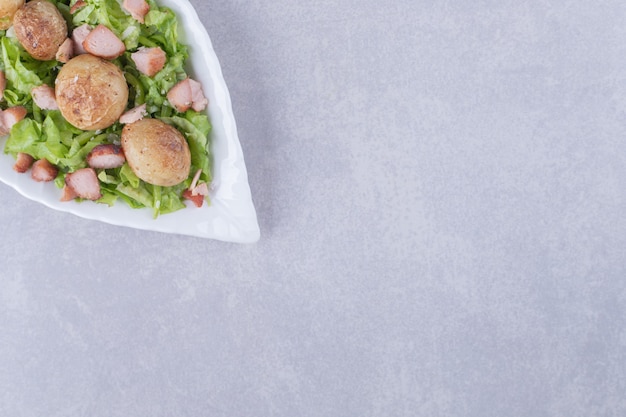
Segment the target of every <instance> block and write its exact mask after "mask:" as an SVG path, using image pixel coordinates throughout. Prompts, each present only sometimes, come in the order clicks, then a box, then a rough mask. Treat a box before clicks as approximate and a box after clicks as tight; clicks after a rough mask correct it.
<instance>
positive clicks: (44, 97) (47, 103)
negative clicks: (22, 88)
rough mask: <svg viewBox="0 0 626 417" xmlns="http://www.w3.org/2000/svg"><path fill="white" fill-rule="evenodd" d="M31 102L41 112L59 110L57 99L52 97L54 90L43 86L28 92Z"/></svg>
mask: <svg viewBox="0 0 626 417" xmlns="http://www.w3.org/2000/svg"><path fill="white" fill-rule="evenodd" d="M30 94H31V95H32V96H33V101H34V102H35V104H36V105H37V106H39V108H40V109H43V110H59V106H58V104H57V99H56V98H55V96H54V88H52V87H50V86H49V85H46V84H43V85H40V86H38V87H34V88H33V89H32V90H30Z"/></svg>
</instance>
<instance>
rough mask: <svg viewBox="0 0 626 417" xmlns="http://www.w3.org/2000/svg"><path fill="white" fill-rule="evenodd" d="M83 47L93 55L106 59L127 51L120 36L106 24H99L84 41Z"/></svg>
mask: <svg viewBox="0 0 626 417" xmlns="http://www.w3.org/2000/svg"><path fill="white" fill-rule="evenodd" d="M83 48H85V51H87V52H89V53H90V54H92V55H95V56H99V57H100V58H104V59H115V58H117V57H118V56H120V55H122V54H123V53H124V52H125V51H126V46H125V45H124V42H122V41H121V40H120V38H118V37H117V35H115V33H113V31H111V29H109V28H108V27H106V26H104V25H98V26H96V27H95V28H93V30H92V31H91V32H89V35H87V37H86V38H85V40H84V41H83Z"/></svg>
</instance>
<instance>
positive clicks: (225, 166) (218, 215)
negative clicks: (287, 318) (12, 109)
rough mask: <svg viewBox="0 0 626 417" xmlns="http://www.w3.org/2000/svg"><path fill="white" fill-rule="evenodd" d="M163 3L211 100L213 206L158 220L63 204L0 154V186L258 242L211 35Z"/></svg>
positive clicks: (134, 220)
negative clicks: (175, 20) (173, 16)
mask: <svg viewBox="0 0 626 417" xmlns="http://www.w3.org/2000/svg"><path fill="white" fill-rule="evenodd" d="M158 3H159V4H160V5H162V6H167V7H169V8H171V9H172V10H173V11H174V12H175V13H176V15H177V16H178V19H179V30H180V31H181V38H180V39H181V42H182V43H185V44H186V45H187V46H188V47H189V61H188V65H189V68H188V72H189V74H190V76H192V77H193V78H195V79H197V80H198V81H200V82H201V83H202V86H203V89H204V93H205V95H206V96H207V98H208V99H209V107H208V109H207V111H208V114H209V118H210V120H211V125H212V126H213V128H212V133H211V142H212V151H213V158H214V159H213V184H212V186H211V188H212V191H211V195H210V198H211V205H210V206H207V204H206V203H205V204H204V205H203V207H202V208H196V207H193V206H191V204H190V207H189V208H187V209H183V210H179V211H177V212H174V213H170V214H165V215H161V216H159V217H158V218H157V219H154V218H153V217H152V210H151V209H131V208H130V207H128V206H127V205H126V204H125V203H124V202H123V201H117V202H116V204H115V205H114V206H112V207H109V206H107V205H104V204H97V203H93V202H90V201H84V202H80V203H79V202H75V201H71V202H61V201H59V198H60V196H61V191H60V190H59V189H58V188H57V187H56V186H55V185H54V184H53V183H37V182H35V181H33V180H32V179H31V178H30V173H26V174H18V173H16V172H15V171H14V170H13V164H14V162H15V161H14V159H13V158H12V157H11V156H10V155H5V154H4V152H0V153H1V155H0V181H2V182H4V183H5V184H7V185H9V186H11V187H13V188H14V189H15V190H17V191H18V192H19V193H20V194H22V195H23V196H25V197H27V198H29V199H32V200H34V201H37V202H40V203H42V204H45V205H46V206H48V207H50V208H53V209H56V210H60V211H64V212H69V213H72V214H75V215H77V216H80V217H83V218H86V219H92V220H99V221H102V222H105V223H109V224H114V225H118V226H126V227H133V228H136V229H143V230H152V231H158V232H165V233H176V234H183V235H191V236H197V237H202V238H210V239H218V240H223V241H228V242H240V243H252V242H255V241H257V240H258V239H259V236H260V232H259V226H258V223H257V218H256V212H255V209H254V205H253V202H252V196H251V193H250V187H249V185H248V174H247V171H246V165H245V162H244V158H243V152H242V149H241V144H240V143H239V137H238V135H237V126H236V124H235V117H234V115H233V111H232V106H231V102H230V95H229V93H228V88H227V87H226V83H225V82H224V78H223V76H222V70H221V68H220V64H219V61H218V59H217V56H216V55H215V51H214V50H213V46H212V44H211V40H210V38H209V35H208V33H207V31H206V29H205V28H204V25H203V24H202V23H201V22H200V19H199V18H198V15H197V13H196V11H195V10H194V8H193V6H192V5H191V4H190V3H189V2H188V1H187V0H160V1H159V2H158ZM4 142H5V138H2V139H0V150H3V149H4ZM188 204H189V203H188ZM68 221H70V220H68Z"/></svg>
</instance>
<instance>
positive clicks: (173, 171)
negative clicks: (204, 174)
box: [122, 118, 191, 187]
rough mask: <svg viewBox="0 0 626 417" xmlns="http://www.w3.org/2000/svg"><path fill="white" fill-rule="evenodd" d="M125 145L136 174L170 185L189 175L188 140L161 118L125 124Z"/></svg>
mask: <svg viewBox="0 0 626 417" xmlns="http://www.w3.org/2000/svg"><path fill="white" fill-rule="evenodd" d="M122 149H123V150H124V155H126V161H127V162H128V165H129V166H130V168H131V169H132V170H133V172H134V173H135V175H137V176H138V177H139V178H141V179H142V180H144V181H145V182H147V183H149V184H154V185H162V186H165V187H169V186H172V185H176V184H179V183H181V182H182V181H184V180H185V179H186V178H187V177H188V176H189V170H190V168H191V152H190V151H189V145H188V144H187V140H186V139H185V137H184V136H183V134H182V133H180V131H178V129H176V128H175V127H173V126H170V125H168V124H166V123H164V122H162V121H160V120H158V119H148V118H144V119H141V120H139V121H136V122H134V123H131V124H128V125H126V126H124V129H123V130H122Z"/></svg>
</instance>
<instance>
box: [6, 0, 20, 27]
mask: <svg viewBox="0 0 626 417" xmlns="http://www.w3.org/2000/svg"><path fill="white" fill-rule="evenodd" d="M23 4H24V0H0V30H6V29H8V28H10V27H11V25H12V24H13V15H15V12H16V11H17V9H19V8H20V7H21V6H22V5H23Z"/></svg>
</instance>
